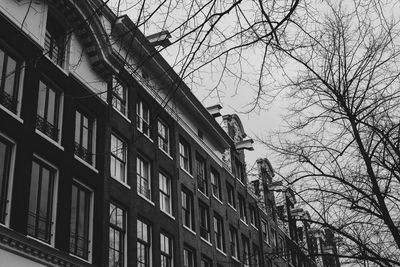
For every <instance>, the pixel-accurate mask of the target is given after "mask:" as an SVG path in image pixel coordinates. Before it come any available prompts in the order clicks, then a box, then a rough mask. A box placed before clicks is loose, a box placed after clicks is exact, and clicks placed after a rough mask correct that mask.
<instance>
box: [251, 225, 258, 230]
mask: <svg viewBox="0 0 400 267" xmlns="http://www.w3.org/2000/svg"><path fill="white" fill-rule="evenodd" d="M250 225H251V226H253V228H254V229H256V230H257V231H258V227H257V226H255V225H254V224H252V223H250Z"/></svg>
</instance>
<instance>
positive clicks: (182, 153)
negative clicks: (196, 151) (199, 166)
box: [179, 140, 190, 173]
mask: <svg viewBox="0 0 400 267" xmlns="http://www.w3.org/2000/svg"><path fill="white" fill-rule="evenodd" d="M185 165H187V166H185ZM179 166H180V167H181V169H183V170H185V171H186V172H188V173H190V147H189V144H188V143H186V142H185V141H183V140H179Z"/></svg>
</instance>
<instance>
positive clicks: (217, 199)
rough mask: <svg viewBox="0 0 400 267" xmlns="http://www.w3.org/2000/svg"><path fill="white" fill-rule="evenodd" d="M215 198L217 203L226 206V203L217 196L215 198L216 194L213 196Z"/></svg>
mask: <svg viewBox="0 0 400 267" xmlns="http://www.w3.org/2000/svg"><path fill="white" fill-rule="evenodd" d="M213 198H214V199H215V200H216V201H218V202H219V203H220V204H221V205H224V203H223V202H222V201H221V200H220V199H219V198H218V197H217V196H215V195H214V194H213Z"/></svg>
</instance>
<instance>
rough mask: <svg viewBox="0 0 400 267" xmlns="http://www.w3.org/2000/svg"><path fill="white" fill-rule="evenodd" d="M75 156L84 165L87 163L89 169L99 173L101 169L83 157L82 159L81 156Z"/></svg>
mask: <svg viewBox="0 0 400 267" xmlns="http://www.w3.org/2000/svg"><path fill="white" fill-rule="evenodd" d="M74 158H75V159H76V160H77V161H79V162H80V163H82V164H83V165H85V166H86V167H88V168H89V169H91V170H92V171H94V172H95V173H99V171H98V170H97V169H96V168H95V167H94V166H92V165H90V164H89V163H87V162H86V161H84V160H83V159H81V158H80V157H78V156H77V155H75V154H74Z"/></svg>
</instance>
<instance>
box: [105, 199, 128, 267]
mask: <svg viewBox="0 0 400 267" xmlns="http://www.w3.org/2000/svg"><path fill="white" fill-rule="evenodd" d="M125 236H126V212H125V211H124V210H123V209H121V208H119V207H118V206H116V205H114V204H112V203H111V204H110V224H109V238H110V240H109V252H108V253H109V254H108V266H110V267H123V266H125V238H126V237H125Z"/></svg>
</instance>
